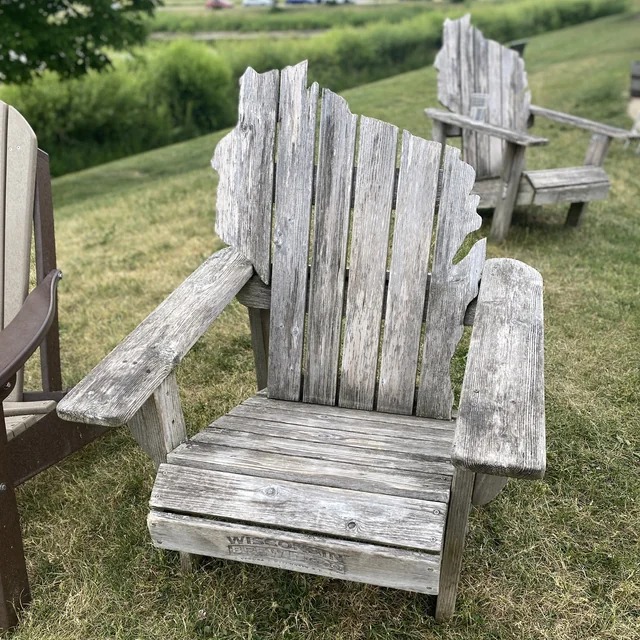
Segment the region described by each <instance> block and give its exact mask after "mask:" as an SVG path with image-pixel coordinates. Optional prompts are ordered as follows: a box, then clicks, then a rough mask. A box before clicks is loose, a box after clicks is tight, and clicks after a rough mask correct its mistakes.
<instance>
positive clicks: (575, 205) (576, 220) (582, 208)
mask: <svg viewBox="0 0 640 640" xmlns="http://www.w3.org/2000/svg"><path fill="white" fill-rule="evenodd" d="M588 206H589V203H588V202H572V203H571V204H570V205H569V212H568V213H567V220H566V222H565V225H566V226H567V227H579V226H580V225H581V224H582V216H583V215H584V214H585V213H586V211H587V207H588Z"/></svg>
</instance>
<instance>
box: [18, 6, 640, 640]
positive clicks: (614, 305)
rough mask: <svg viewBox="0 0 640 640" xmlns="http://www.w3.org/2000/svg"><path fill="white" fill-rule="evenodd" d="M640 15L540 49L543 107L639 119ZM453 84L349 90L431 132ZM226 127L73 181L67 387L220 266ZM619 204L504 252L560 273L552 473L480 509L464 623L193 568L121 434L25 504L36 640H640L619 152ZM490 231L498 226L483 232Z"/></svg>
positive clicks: (559, 213)
mask: <svg viewBox="0 0 640 640" xmlns="http://www.w3.org/2000/svg"><path fill="white" fill-rule="evenodd" d="M638 33H640V14H638V13H635V14H628V15H626V16H622V17H620V16H618V17H612V18H607V19H604V20H601V21H598V22H594V23H590V24H586V25H582V26H579V27H574V28H571V29H567V30H564V31H562V32H557V33H551V34H548V35H545V36H542V37H538V38H535V39H533V40H532V41H531V43H530V45H529V46H528V48H527V50H526V54H525V58H526V61H527V66H528V69H529V78H530V84H531V87H532V90H533V95H534V101H535V102H536V103H538V104H542V105H544V106H548V107H552V108H558V109H571V110H573V111H574V112H576V113H578V114H581V115H585V116H592V117H597V118H605V119H607V120H608V121H609V122H611V123H614V124H618V125H621V126H630V122H629V121H628V120H627V118H626V117H625V115H624V112H625V108H626V92H627V90H628V83H629V66H630V62H631V61H632V60H634V59H640V40H639V39H638ZM435 89H436V82H435V73H434V71H433V69H423V70H419V71H416V72H411V73H407V74H404V75H401V76H397V77H394V78H391V79H388V80H384V81H381V82H378V83H375V84H372V85H368V86H365V87H361V88H358V89H353V90H350V91H348V92H345V96H346V97H347V98H348V99H349V100H350V104H351V108H352V110H353V111H354V112H361V113H365V114H367V115H371V116H375V117H380V118H383V119H388V120H390V121H392V122H394V123H396V124H398V125H400V126H402V127H405V128H408V129H410V130H411V131H413V132H414V133H417V134H422V135H425V136H426V135H428V134H429V129H430V127H429V125H428V123H427V122H426V120H425V119H424V116H423V115H422V108H423V107H425V106H435V104H436V99H435ZM535 131H536V132H539V133H541V134H542V135H548V136H549V137H553V138H554V141H555V144H553V145H550V146H549V147H548V148H545V149H542V150H538V151H537V152H536V154H535V155H532V157H531V160H530V166H532V167H534V166H545V165H546V166H553V165H557V166H561V165H569V164H572V163H576V162H578V163H580V162H581V161H582V156H583V154H584V150H585V148H586V144H587V142H588V136H586V135H585V134H584V133H580V132H575V131H573V130H571V129H569V128H567V127H563V126H548V125H547V126H536V129H535ZM220 137H221V134H213V135H210V136H206V137H203V138H199V139H197V140H193V141H190V142H188V143H183V144H180V145H176V146H173V147H170V148H165V149H161V150H158V151H154V152H150V153H147V154H144V155H140V156H136V157H132V158H128V159H126V160H123V161H119V162H116V163H112V164H109V165H104V166H101V167H96V168H94V169H91V170H88V171H85V172H83V173H78V174H74V175H68V176H65V177H63V178H60V179H58V180H56V181H55V183H54V198H55V202H56V206H57V210H56V216H57V237H58V246H59V263H60V267H61V268H62V269H63V271H64V272H65V279H64V280H63V282H62V285H61V291H60V316H61V323H62V347H63V353H64V363H63V364H64V366H65V371H66V382H67V383H68V384H73V383H75V382H77V381H78V380H79V379H80V378H81V377H82V375H84V373H86V372H87V371H88V370H89V369H90V368H91V367H92V366H93V365H94V364H96V363H97V362H98V361H99V360H100V358H101V357H102V356H103V355H104V354H105V353H106V352H107V351H108V350H110V349H111V348H112V347H113V346H114V345H115V344H116V343H117V342H118V341H119V340H120V339H121V338H122V337H123V336H124V335H125V334H126V333H127V332H128V331H129V330H130V329H132V328H133V327H134V326H135V325H136V324H137V323H138V322H139V321H140V320H141V319H142V318H143V317H144V316H145V315H146V314H147V313H148V312H149V311H150V310H151V309H152V308H153V307H154V306H155V305H156V304H157V303H158V302H159V301H160V300H161V299H162V298H163V297H164V295H166V294H167V293H168V292H169V291H170V290H171V289H172V288H173V287H174V286H175V285H176V284H177V283H178V282H180V281H181V280H182V279H183V278H184V276H186V275H187V274H188V273H189V272H190V271H191V270H193V269H194V268H195V267H196V266H197V265H198V264H199V263H200V262H201V260H202V259H203V258H204V257H206V256H207V255H209V254H210V253H211V252H212V251H215V250H216V249H217V248H219V247H220V246H221V243H220V241H219V240H218V239H217V237H216V236H215V235H214V233H213V207H214V204H215V184H216V179H215V177H214V175H213V172H212V171H211V170H210V169H209V168H208V161H209V158H210V156H211V154H212V152H213V148H214V146H215V144H216V142H217V141H218V140H219V139H220ZM606 167H607V169H608V171H609V173H610V175H611V179H612V190H611V196H610V198H609V200H607V201H605V202H600V203H595V204H592V205H591V206H590V209H589V212H588V215H587V216H586V220H585V223H584V226H583V227H582V228H581V229H578V230H575V229H566V228H565V227H564V226H563V225H562V224H561V223H562V221H563V219H564V214H565V210H564V208H561V207H558V208H553V207H551V208H549V207H547V208H545V209H542V210H533V211H529V212H528V213H527V215H526V216H525V220H524V224H520V225H519V226H515V227H514V228H513V229H512V231H511V234H510V236H509V238H508V241H507V242H506V243H505V244H503V245H501V246H499V247H498V246H491V247H490V249H489V252H490V254H491V255H492V256H509V257H515V258H518V259H521V260H523V261H525V262H527V263H529V264H532V265H533V266H535V267H536V268H538V269H539V270H540V271H541V272H542V275H543V277H544V279H545V318H546V398H547V406H546V409H547V434H548V473H547V476H546V478H545V480H544V481H543V482H536V483H528V482H520V483H517V482H511V483H510V484H509V485H508V487H507V489H506V491H505V492H504V493H503V494H502V495H501V496H500V497H499V498H498V499H497V500H496V501H494V502H493V503H491V504H490V505H489V506H488V507H486V508H484V509H482V510H477V511H474V513H473V514H472V518H471V526H470V533H469V537H468V546H467V550H466V552H465V562H464V569H463V575H462V580H461V585H460V592H459V599H458V607H457V615H456V616H455V618H454V619H453V620H452V622H451V623H450V624H447V625H436V624H435V622H434V620H433V618H432V617H430V615H431V614H432V611H433V604H434V603H433V599H430V598H427V597H424V596H420V595H416V594H411V593H407V592H400V591H394V590H390V589H382V588H377V587H370V586H365V585H360V584H355V583H349V582H341V581H334V580H329V579H324V578H320V577H314V576H305V575H302V574H293V573H287V572H284V571H279V570H274V569H267V568H261V567H255V566H250V565H243V564H239V563H230V562H221V561H214V560H212V561H208V562H206V563H205V565H204V567H203V568H202V569H200V570H198V571H196V572H195V573H193V574H191V575H187V576H184V575H181V574H180V571H179V564H178V560H177V556H176V555H175V554H172V553H164V552H161V551H158V550H155V549H154V548H153V547H152V546H151V544H150V541H149V536H148V534H147V531H146V525H145V517H146V514H147V502H148V499H149V493H150V489H151V485H152V480H153V469H152V465H151V463H150V462H149V461H148V460H147V459H146V458H145V457H144V455H143V454H142V453H141V452H140V451H139V450H138V448H137V447H136V445H135V444H134V442H133V440H132V438H131V437H130V436H129V435H128V433H127V432H126V430H124V429H122V430H116V431H114V432H113V434H111V435H109V436H107V437H106V438H104V439H103V440H101V441H100V442H97V443H95V444H93V445H91V446H90V447H88V448H87V449H85V450H84V451H83V452H81V453H80V454H78V455H76V456H75V457H73V458H72V459H71V460H68V461H66V462H65V463H64V464H62V465H60V466H58V467H56V468H54V469H51V470H49V471H48V472H46V473H43V474H41V475H40V476H38V477H37V478H35V479H34V480H32V481H30V482H28V483H27V484H26V485H25V486H23V487H22V488H21V489H20V490H19V492H18V499H19V504H20V509H21V515H22V523H23V528H24V531H25V543H26V552H27V558H28V562H29V573H30V576H31V581H32V587H33V596H34V601H33V603H32V605H31V607H30V608H29V609H28V610H27V611H26V612H25V613H24V614H23V617H22V624H21V626H20V627H19V628H18V630H17V631H16V632H15V633H14V634H13V635H12V636H11V637H12V638H15V639H16V640H47V639H54V638H56V639H65V640H67V639H82V640H89V639H96V640H97V639H103V638H119V639H124V640H136V639H141V640H147V639H155V638H158V639H160V638H161V639H163V640H169V639H175V640H179V639H180V640H184V639H205V638H211V639H213V638H215V639H216V640H227V639H232V638H238V639H239V638H243V639H249V638H250V639H253V640H271V639H276V638H287V639H289V638H290V639H301V640H302V639H313V640H317V639H326V640H338V639H344V640H347V639H371V640H373V639H396V638H397V639H415V640H418V639H420V640H431V639H441V640H507V639H520V640H538V639H549V640H566V639H580V640H614V639H615V640H635V639H637V638H639V637H640V574H639V572H638V558H639V557H640V543H639V536H638V532H639V531H640V480H639V478H640V473H639V472H640V411H639V408H640V391H639V390H640V372H639V363H640V251H639V248H640V198H639V195H640V190H639V188H638V175H639V174H640V156H637V155H635V154H633V153H632V151H631V150H624V149H623V148H622V146H621V145H619V144H614V145H613V146H612V149H611V151H610V153H609V156H608V159H607V163H606ZM487 230H488V229H487V228H486V227H485V228H484V231H487ZM179 380H180V382H181V383H182V389H183V400H184V407H185V414H186V417H187V422H188V424H189V425H190V427H189V428H190V429H191V431H196V430H197V429H198V428H199V427H202V426H203V425H204V424H205V422H204V421H205V420H210V419H212V418H213V417H215V416H218V415H220V414H221V413H223V412H224V411H225V410H227V409H229V408H230V407H231V406H232V405H234V404H235V403H237V402H238V401H240V400H241V399H243V398H244V397H246V396H247V395H249V394H250V393H252V391H253V389H254V377H253V370H252V356H251V352H250V340H249V331H248V325H247V321H246V313H245V311H244V309H243V308H242V307H240V306H239V305H233V306H232V307H231V308H230V309H228V310H227V311H226V312H225V314H224V315H223V316H222V318H221V319H220V320H219V321H218V322H217V323H216V324H215V325H214V328H213V329H212V331H211V332H210V333H209V334H207V336H206V337H205V339H203V340H202V342H200V343H199V344H198V345H197V346H196V347H195V349H194V350H193V352H192V354H191V355H190V356H189V357H188V358H187V359H186V361H185V362H184V363H183V364H182V365H181V367H180V369H179Z"/></svg>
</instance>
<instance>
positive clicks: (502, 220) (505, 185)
mask: <svg viewBox="0 0 640 640" xmlns="http://www.w3.org/2000/svg"><path fill="white" fill-rule="evenodd" d="M525 151H526V147H521V146H520V145H517V144H513V143H507V146H506V152H505V157H504V164H503V168H502V175H501V176H500V183H499V197H498V203H497V204H496V208H495V210H494V212H493V219H492V221H491V231H490V234H489V237H490V238H491V240H493V241H494V242H502V241H503V240H504V239H505V238H506V237H507V233H508V232H509V227H510V226H511V218H512V216H513V209H514V207H515V206H516V200H517V197H518V189H519V188H520V178H521V176H522V171H523V169H524V160H525Z"/></svg>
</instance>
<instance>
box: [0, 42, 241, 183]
mask: <svg viewBox="0 0 640 640" xmlns="http://www.w3.org/2000/svg"><path fill="white" fill-rule="evenodd" d="M1 95H2V99H3V100H5V101H6V102H8V103H10V104H12V105H13V106H15V107H16V108H17V109H18V110H19V111H20V112H21V113H22V114H23V115H24V116H25V118H27V120H28V121H29V122H30V123H31V126H32V127H33V128H34V130H35V132H36V135H37V136H38V144H39V145H40V146H41V147H42V148H43V149H45V150H46V151H47V152H48V153H49V154H50V155H51V168H52V172H53V173H54V174H55V175H59V174H62V173H67V172H70V171H77V170H79V169H83V168H86V167H89V166H92V165H95V164H100V163H103V162H107V161H109V160H113V159H115V158H121V157H123V156H126V155H131V154H134V153H139V152H141V151H145V150H147V149H153V148H155V147H159V146H163V145H166V144H170V143H172V142H176V141H178V140H184V139H187V138H190V137H193V136H196V135H199V134H202V133H208V132H209V131H212V130H216V129H220V128H222V127H225V126H229V125H230V124H232V122H233V118H234V113H235V109H234V105H233V95H234V89H233V84H232V79H231V69H230V67H229V65H228V64H226V63H225V62H224V61H223V60H221V58H220V56H219V54H218V53H217V52H216V51H214V50H212V49H211V48H210V47H207V46H206V45H203V44H199V43H194V42H175V43H172V44H171V45H169V46H167V47H166V48H164V49H161V50H157V51H156V50H152V51H151V53H150V54H149V55H148V57H147V58H142V59H126V60H121V61H120V62H119V63H118V64H117V65H116V67H115V69H113V70H112V71H111V72H108V73H94V72H92V73H89V74H88V75H87V76H86V77H83V78H79V79H75V80H68V81H64V82H61V81H60V80H59V79H58V77H57V76H55V75H54V74H51V73H47V74H45V75H44V76H43V77H42V78H40V79H38V80H36V81H34V82H33V83H31V84H30V85H23V86H7V87H3V89H2V94H1Z"/></svg>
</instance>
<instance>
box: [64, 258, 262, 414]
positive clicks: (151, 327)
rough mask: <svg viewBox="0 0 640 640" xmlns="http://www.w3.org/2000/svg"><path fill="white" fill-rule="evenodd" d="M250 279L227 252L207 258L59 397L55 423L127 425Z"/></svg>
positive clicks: (242, 263)
mask: <svg viewBox="0 0 640 640" xmlns="http://www.w3.org/2000/svg"><path fill="white" fill-rule="evenodd" d="M252 273H253V267H252V265H251V263H250V262H249V261H248V260H247V259H246V258H245V257H244V256H242V255H241V254H240V253H238V251H236V250H235V249H233V248H231V247H229V248H227V249H223V250H222V251H218V252H217V253H215V254H214V255H212V256H211V257H210V258H208V259H207V260H206V261H205V262H204V263H203V264H202V265H201V266H200V267H199V268H198V269H196V271H194V272H193V273H192V274H191V275H190V276H189V277H188V278H187V279H186V280H185V281H184V282H183V283H182V284H181V285H180V286H179V287H178V288H177V289H176V290H175V291H174V292H173V293H171V295H170V296H169V297H168V298H167V299H166V300H165V301H164V302H163V303H162V304H160V306H159V307H157V308H156V309H155V310H154V311H153V312H152V313H151V314H150V315H149V316H148V317H147V318H146V319H145V320H143V321H142V323H141V324H140V325H139V326H138V327H137V328H136V329H134V331H133V332H132V333H130V334H129V336H127V338H125V339H124V340H123V341H122V342H121V343H120V344H119V345H118V346H117V347H116V348H115V349H114V350H113V351H112V352H111V353H110V354H109V355H108V356H107V357H106V358H105V359H104V360H102V362H100V364H98V365H97V366H96V367H95V368H94V369H93V370H92V371H91V372H90V373H89V374H88V375H87V376H86V377H85V378H84V379H83V380H82V381H81V382H80V383H78V384H77V385H76V386H75V387H74V388H73V389H72V390H71V391H70V392H69V393H68V394H67V395H66V396H65V398H64V399H63V400H62V401H61V402H60V403H59V404H58V407H57V411H58V414H59V415H60V417H62V418H64V419H65V420H70V421H72V422H86V423H91V424H100V425H105V426H119V425H122V424H126V423H128V422H129V421H130V420H131V418H133V416H134V415H135V414H136V412H137V411H138V410H139V409H140V408H141V407H142V405H143V404H144V403H145V402H146V400H147V398H149V396H151V394H152V393H153V392H154V391H155V390H156V389H157V388H158V386H159V385H160V383H161V382H162V381H163V380H164V379H165V378H166V377H167V376H168V375H169V374H170V373H171V372H172V371H173V369H174V368H175V367H176V366H177V365H178V363H179V362H180V361H181V360H182V358H183V357H184V356H185V354H186V353H187V351H188V350H189V349H190V348H191V347H192V346H193V344H194V343H195V342H196V340H198V338H200V337H201V336H202V334H203V333H204V332H205V331H206V330H207V329H208V327H209V326H210V325H211V323H212V322H213V321H214V320H215V319H216V318H217V317H218V315H220V313H221V312H222V310H223V309H224V308H225V307H226V306H227V304H228V303H229V302H230V301H231V300H232V299H233V297H234V296H235V295H236V294H237V293H238V291H239V290H240V289H241V288H242V286H243V285H244V283H245V282H246V281H247V280H248V279H249V278H250V277H251V274H252Z"/></svg>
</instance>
